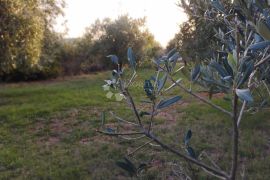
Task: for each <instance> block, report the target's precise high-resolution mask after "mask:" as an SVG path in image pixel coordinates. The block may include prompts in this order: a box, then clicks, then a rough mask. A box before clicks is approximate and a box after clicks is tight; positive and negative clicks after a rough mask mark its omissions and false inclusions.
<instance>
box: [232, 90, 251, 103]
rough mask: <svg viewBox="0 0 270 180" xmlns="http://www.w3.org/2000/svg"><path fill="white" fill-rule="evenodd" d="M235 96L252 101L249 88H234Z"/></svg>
mask: <svg viewBox="0 0 270 180" xmlns="http://www.w3.org/2000/svg"><path fill="white" fill-rule="evenodd" d="M236 94H237V96H238V97H239V98H240V99H241V100H242V101H246V102H248V103H252V102H253V97H252V95H251V92H250V90H249V89H236Z"/></svg>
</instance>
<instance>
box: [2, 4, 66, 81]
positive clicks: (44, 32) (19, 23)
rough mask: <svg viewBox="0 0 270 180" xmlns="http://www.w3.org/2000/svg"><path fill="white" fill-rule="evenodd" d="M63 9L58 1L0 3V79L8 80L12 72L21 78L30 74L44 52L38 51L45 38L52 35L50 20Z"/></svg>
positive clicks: (41, 47) (44, 42)
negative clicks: (17, 73)
mask: <svg viewBox="0 0 270 180" xmlns="http://www.w3.org/2000/svg"><path fill="white" fill-rule="evenodd" d="M63 6H64V1H62V0H49V1H45V0H30V1H23V0H14V1H9V0H1V1H0V38H1V41H0V43H1V44H0V54H1V57H0V64H1V66H0V77H1V78H2V79H8V77H9V76H11V74H14V73H15V74H16V72H19V74H20V76H21V75H23V74H24V75H25V78H27V76H28V75H29V74H31V70H32V69H33V67H35V66H37V65H38V63H39V60H40V57H41V54H42V53H43V55H44V53H45V52H46V51H43V50H42V49H43V48H44V47H46V45H45V44H46V43H48V41H47V39H46V38H48V35H52V33H51V32H52V31H53V30H52V25H53V23H54V19H55V18H56V17H57V16H58V15H59V14H62V8H63ZM50 60H51V59H50ZM43 61H44V59H43ZM36 68H39V67H38V66H37V67H36ZM19 78H22V79H24V78H23V77H19Z"/></svg>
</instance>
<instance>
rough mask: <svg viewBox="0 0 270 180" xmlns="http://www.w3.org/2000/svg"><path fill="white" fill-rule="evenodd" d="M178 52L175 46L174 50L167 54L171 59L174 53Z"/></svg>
mask: <svg viewBox="0 0 270 180" xmlns="http://www.w3.org/2000/svg"><path fill="white" fill-rule="evenodd" d="M175 53H176V49H175V48H173V49H172V50H170V51H169V52H168V54H167V56H166V58H167V59H170V58H171V57H172V56H173V55H174V54H175Z"/></svg>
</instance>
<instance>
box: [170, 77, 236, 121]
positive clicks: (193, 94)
mask: <svg viewBox="0 0 270 180" xmlns="http://www.w3.org/2000/svg"><path fill="white" fill-rule="evenodd" d="M169 79H170V80H171V81H172V82H173V83H174V84H176V85H177V86H178V87H180V88H181V89H182V90H184V91H185V92H187V93H188V94H190V95H192V96H194V97H195V98H197V99H199V100H200V101H202V102H204V103H206V104H208V105H210V106H212V107H214V108H215V109H217V110H219V111H221V112H223V113H225V114H227V115H229V116H231V117H232V116H233V114H232V113H231V112H229V111H227V110H225V109H223V108H222V107H220V106H218V105H216V104H214V103H212V102H211V101H208V100H207V99H205V98H203V97H201V96H199V95H197V94H195V93H193V92H192V91H191V90H189V89H187V88H186V87H184V86H183V85H181V84H180V83H178V82H176V81H175V80H174V79H173V78H172V77H170V76H169Z"/></svg>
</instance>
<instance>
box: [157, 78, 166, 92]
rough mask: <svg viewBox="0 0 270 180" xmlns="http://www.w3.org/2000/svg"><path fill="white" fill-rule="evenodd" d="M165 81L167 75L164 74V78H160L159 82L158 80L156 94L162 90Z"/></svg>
mask: <svg viewBox="0 0 270 180" xmlns="http://www.w3.org/2000/svg"><path fill="white" fill-rule="evenodd" d="M166 80H167V73H165V74H164V76H163V77H162V78H161V80H159V83H158V92H160V91H161V90H162V88H163V87H164V85H165V83H166Z"/></svg>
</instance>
